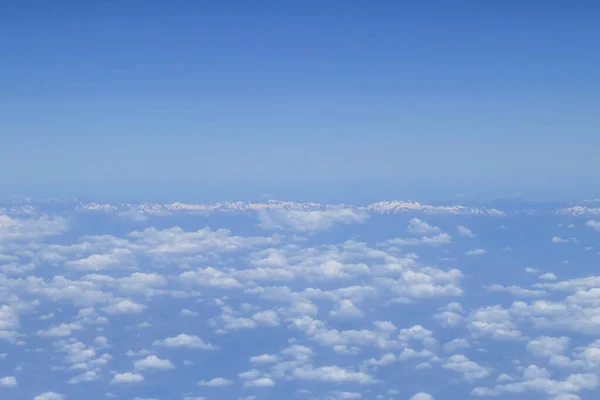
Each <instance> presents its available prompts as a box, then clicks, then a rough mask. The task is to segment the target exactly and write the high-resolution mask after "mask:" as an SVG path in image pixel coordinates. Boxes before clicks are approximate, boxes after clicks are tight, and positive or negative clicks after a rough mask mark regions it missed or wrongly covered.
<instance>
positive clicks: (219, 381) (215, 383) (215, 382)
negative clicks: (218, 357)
mask: <svg viewBox="0 0 600 400" xmlns="http://www.w3.org/2000/svg"><path fill="white" fill-rule="evenodd" d="M198 385H200V386H208V387H225V386H231V385H233V381H232V380H229V379H225V378H213V379H211V380H210V381H200V382H198Z"/></svg>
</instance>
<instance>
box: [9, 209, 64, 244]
mask: <svg viewBox="0 0 600 400" xmlns="http://www.w3.org/2000/svg"><path fill="white" fill-rule="evenodd" d="M67 229H68V224H67V220H66V219H64V218H62V217H52V216H47V215H44V216H41V217H40V218H38V219H18V218H11V217H9V216H8V215H0V240H17V241H25V240H35V239H41V238H43V237H46V236H55V235H60V234H61V233H63V232H65V231H67Z"/></svg>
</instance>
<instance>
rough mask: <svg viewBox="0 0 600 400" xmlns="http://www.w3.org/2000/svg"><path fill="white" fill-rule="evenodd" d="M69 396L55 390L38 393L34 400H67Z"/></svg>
mask: <svg viewBox="0 0 600 400" xmlns="http://www.w3.org/2000/svg"><path fill="white" fill-rule="evenodd" d="M66 398H67V396H65V395H64V394H60V393H55V392H45V393H42V394H40V395H37V396H35V397H34V398H33V400H65V399H66Z"/></svg>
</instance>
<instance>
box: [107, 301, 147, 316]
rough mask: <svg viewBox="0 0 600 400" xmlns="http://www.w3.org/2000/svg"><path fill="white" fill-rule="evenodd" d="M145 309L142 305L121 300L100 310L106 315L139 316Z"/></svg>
mask: <svg viewBox="0 0 600 400" xmlns="http://www.w3.org/2000/svg"><path fill="white" fill-rule="evenodd" d="M145 309H146V306H145V305H143V304H138V303H135V302H133V301H131V300H129V299H123V300H119V301H117V302H115V303H114V304H111V305H110V306H106V307H104V308H102V310H103V311H104V312H105V313H107V314H139V313H141V312H142V311H144V310H145Z"/></svg>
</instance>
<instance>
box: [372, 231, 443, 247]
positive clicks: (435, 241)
mask: <svg viewBox="0 0 600 400" xmlns="http://www.w3.org/2000/svg"><path fill="white" fill-rule="evenodd" d="M451 242H452V237H451V236H450V235H448V234H447V233H440V234H438V235H435V236H423V237H419V238H407V239H402V238H396V239H390V240H387V241H385V242H383V243H382V245H384V246H419V245H424V246H434V247H436V246H441V245H445V244H450V243H451Z"/></svg>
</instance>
